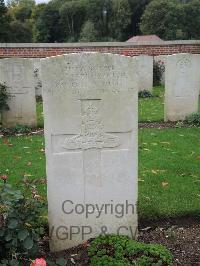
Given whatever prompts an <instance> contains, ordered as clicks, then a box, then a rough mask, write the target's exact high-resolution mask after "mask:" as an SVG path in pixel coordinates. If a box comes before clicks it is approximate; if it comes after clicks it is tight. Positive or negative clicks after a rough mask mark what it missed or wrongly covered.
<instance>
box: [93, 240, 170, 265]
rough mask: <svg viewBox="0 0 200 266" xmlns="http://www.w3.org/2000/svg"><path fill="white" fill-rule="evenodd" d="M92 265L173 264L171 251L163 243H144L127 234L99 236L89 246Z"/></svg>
mask: <svg viewBox="0 0 200 266" xmlns="http://www.w3.org/2000/svg"><path fill="white" fill-rule="evenodd" d="M88 255H89V257H90V261H91V266H103V265H108V266H111V265H115V266H129V265H136V266H172V265H173V259H172V255H171V253H170V252H169V251H168V250H167V249H166V248H165V247H164V246H162V245H157V244H144V243H140V242H137V241H134V240H131V239H130V238H128V237H127V236H119V235H106V236H99V237H97V238H96V239H94V240H93V241H92V242H91V245H90V247H89V248H88Z"/></svg>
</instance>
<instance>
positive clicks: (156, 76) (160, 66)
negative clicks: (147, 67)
mask: <svg viewBox="0 0 200 266" xmlns="http://www.w3.org/2000/svg"><path fill="white" fill-rule="evenodd" d="M164 71H165V65H164V62H162V61H161V60H160V61H158V62H154V64H153V86H159V85H161V80H162V75H163V72H164Z"/></svg>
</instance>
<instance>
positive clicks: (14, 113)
mask: <svg viewBox="0 0 200 266" xmlns="http://www.w3.org/2000/svg"><path fill="white" fill-rule="evenodd" d="M0 83H5V85H6V86H7V87H8V92H9V94H10V99H9V101H8V105H9V110H8V111H3V113H2V124H3V126H4V127H13V126H16V125H27V126H36V124H37V122H36V101H35V90H34V80H33V63H32V61H31V60H30V59H23V58H6V59H2V60H0Z"/></svg>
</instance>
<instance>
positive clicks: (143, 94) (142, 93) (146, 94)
mask: <svg viewBox="0 0 200 266" xmlns="http://www.w3.org/2000/svg"><path fill="white" fill-rule="evenodd" d="M138 97H139V98H150V97H153V95H152V93H151V92H150V91H147V90H143V91H139V92H138Z"/></svg>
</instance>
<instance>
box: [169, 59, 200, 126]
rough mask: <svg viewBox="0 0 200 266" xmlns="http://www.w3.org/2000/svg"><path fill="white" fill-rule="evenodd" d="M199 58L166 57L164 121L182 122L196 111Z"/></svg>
mask: <svg viewBox="0 0 200 266" xmlns="http://www.w3.org/2000/svg"><path fill="white" fill-rule="evenodd" d="M199 56H200V55H195V54H176V55H171V56H168V58H167V60H166V72H165V121H178V120H184V119H185V117H186V116H187V115H189V114H191V113H193V112H197V111H198V100H199V99H198V98H199V97H198V95H199V88H198V86H199V84H198V83H199V76H198V72H199V63H198V62H199Z"/></svg>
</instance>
